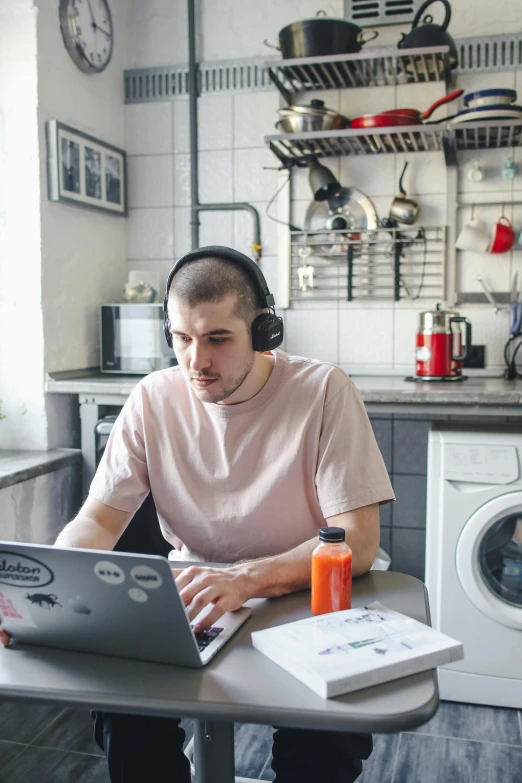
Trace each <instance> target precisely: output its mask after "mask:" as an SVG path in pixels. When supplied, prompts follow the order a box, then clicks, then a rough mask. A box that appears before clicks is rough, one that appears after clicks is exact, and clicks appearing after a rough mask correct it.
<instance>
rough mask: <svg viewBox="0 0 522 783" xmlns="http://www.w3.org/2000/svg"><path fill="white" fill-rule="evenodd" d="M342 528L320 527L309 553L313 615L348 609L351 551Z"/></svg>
mask: <svg viewBox="0 0 522 783" xmlns="http://www.w3.org/2000/svg"><path fill="white" fill-rule="evenodd" d="M344 539H345V533H344V530H343V528H342V527H322V528H321V529H320V530H319V544H318V545H317V546H316V548H315V549H314V551H313V552H312V613H313V614H326V613H327V612H339V611H341V610H342V609H351V606H352V550H351V549H350V547H349V546H348V544H346V543H345V540H344Z"/></svg>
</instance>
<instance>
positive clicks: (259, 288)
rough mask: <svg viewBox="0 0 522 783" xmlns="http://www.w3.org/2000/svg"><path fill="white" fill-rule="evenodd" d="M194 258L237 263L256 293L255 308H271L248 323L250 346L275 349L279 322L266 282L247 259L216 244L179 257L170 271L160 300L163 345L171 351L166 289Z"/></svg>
mask: <svg viewBox="0 0 522 783" xmlns="http://www.w3.org/2000/svg"><path fill="white" fill-rule="evenodd" d="M198 258H224V259H225V260H227V261H232V262H233V263H235V264H238V266H240V267H241V268H242V269H244V270H245V272H248V274H249V275H250V279H251V280H252V283H253V285H254V288H255V290H256V293H257V302H258V305H259V307H262V308H267V309H269V310H270V309H271V310H272V312H271V313H261V315H258V316H257V317H256V318H255V319H254V323H253V324H252V347H253V349H254V351H259V352H262V351H271V350H272V349H273V348H277V347H278V346H279V345H281V343H282V342H283V319H282V318H280V317H279V316H277V315H276V314H275V302H274V296H273V294H271V293H270V291H269V290H268V286H267V284H266V280H265V278H264V276H263V273H262V272H261V270H260V268H259V267H258V265H257V264H256V263H255V261H252V259H251V258H249V257H248V256H245V255H244V254H243V253H239V252H238V251H237V250H233V249H232V248H230V247H221V246H220V245H209V246H208V247H200V248H198V249H197V250H193V251H192V252H191V253H187V254H186V255H184V256H182V257H181V258H180V259H179V261H178V262H177V263H176V264H175V265H174V267H173V268H172V269H171V270H170V274H169V276H168V279H167V287H166V290H165V299H164V300H163V327H164V330H165V338H166V340H167V345H168V346H169V348H172V347H173V345H172V334H171V332H170V319H169V314H168V310H167V304H168V299H169V290H170V286H171V283H172V279H173V277H174V275H175V274H176V273H177V272H178V271H179V270H180V269H181V267H182V266H185V264H188V263H190V262H191V261H197V259H198Z"/></svg>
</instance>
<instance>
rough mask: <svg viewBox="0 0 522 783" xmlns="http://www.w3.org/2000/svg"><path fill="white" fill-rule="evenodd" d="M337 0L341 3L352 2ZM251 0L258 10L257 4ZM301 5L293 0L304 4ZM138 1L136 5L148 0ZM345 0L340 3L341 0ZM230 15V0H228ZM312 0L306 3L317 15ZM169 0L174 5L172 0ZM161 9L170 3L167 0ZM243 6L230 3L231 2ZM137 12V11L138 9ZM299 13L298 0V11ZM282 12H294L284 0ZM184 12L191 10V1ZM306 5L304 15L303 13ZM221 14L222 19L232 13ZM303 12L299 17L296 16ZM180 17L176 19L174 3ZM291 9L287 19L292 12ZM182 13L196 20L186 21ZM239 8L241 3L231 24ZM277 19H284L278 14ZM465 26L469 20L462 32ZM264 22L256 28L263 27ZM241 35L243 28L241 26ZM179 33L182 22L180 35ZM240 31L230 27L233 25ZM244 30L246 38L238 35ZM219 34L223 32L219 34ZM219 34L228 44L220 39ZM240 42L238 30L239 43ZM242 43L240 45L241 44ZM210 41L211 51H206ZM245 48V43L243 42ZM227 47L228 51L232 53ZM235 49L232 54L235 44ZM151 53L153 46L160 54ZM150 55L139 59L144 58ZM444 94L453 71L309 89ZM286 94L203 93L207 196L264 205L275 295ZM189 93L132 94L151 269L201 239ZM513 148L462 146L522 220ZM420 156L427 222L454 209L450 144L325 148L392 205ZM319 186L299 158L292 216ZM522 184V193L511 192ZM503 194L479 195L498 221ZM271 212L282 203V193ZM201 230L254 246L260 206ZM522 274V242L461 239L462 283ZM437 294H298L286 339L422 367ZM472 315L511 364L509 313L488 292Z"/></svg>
mask: <svg viewBox="0 0 522 783" xmlns="http://www.w3.org/2000/svg"><path fill="white" fill-rule="evenodd" d="M336 2H337V0H335V2H334V3H333V4H332V13H334V12H335V13H337V14H338V13H340V10H339V9H338V8H337V6H338V5H339V3H337V5H336ZM209 3H210V0H209V2H206V0H205V1H204V2H203V7H202V9H201V14H202V22H201V24H202V28H201V29H202V30H203V32H204V35H203V38H204V39H205V40H204V41H203V42H202V41H201V39H198V46H200V48H201V51H203V52H204V57H203V59H212V57H210V56H209V54H208V52H210V51H211V50H212V51H213V49H212V47H210V49H208V46H207V45H208V40H207V39H208V33H209V31H208V29H207V28H208V24H207V23H208V19H209V18H210V17H208V16H206V14H210V15H211V14H212V13H214V12H213V11H212V9H211V6H210V4H209ZM154 5H155V6H157V9H156V12H155V13H154V14H153V16H154V18H155V20H154V24H157V18H156V15H157V14H159V15H160V16H161V14H162V13H163V12H164V11H165V13H167V11H166V10H165V9H164V3H163V0H155V3H154ZM251 5H252V4H250V5H249V8H250V11H249V14H250V15H252V13H254V11H253V10H252V7H251ZM294 5H295V4H294ZM134 6H135V7H136V8H137V4H136V2H134ZM334 6H335V8H334ZM222 7H223V9H224V10H223V13H224V14H225V17H226V8H228V7H229V4H228V5H227V3H226V2H224V3H222ZM306 7H307V3H304V4H303V8H300V9H299V11H300V13H299V14H298V16H301V17H303V16H304V15H305V11H306ZM165 8H166V6H165ZM161 9H164V11H162V10H161ZM230 10H231V6H230ZM136 13H137V14H138V16H139V13H141V11H140V12H138V10H136ZM289 13H290V11H289ZM281 14H282V15H281V19H282V18H283V16H284V14H283V13H282V12H281ZM180 16H183V14H182V13H181V12H180ZM298 16H296V18H298ZM225 17H223V18H221V17H220V22H219V24H222V23H224V22H225ZM292 18H293V17H292ZM169 19H170V21H169V24H170V22H171V21H172V19H171V18H170V17H169ZM291 20H292V19H289V20H288V21H291ZM183 24H184V22H183ZM236 24H237V18H236V17H234V19H232V17H230V19H229V25H231V27H230V30H231V29H232V28H233V27H234V25H236ZM270 24H271V26H272V27H274V29H279V28H278V25H277V24H274V23H273V21H272V20H271V22H270ZM462 34H463V33H462ZM252 35H253V33H252ZM230 36H232V33H231V32H230ZM178 37H179V36H178ZM163 40H164V34H163V33H161V34H160V33H159V31H158V35H157V41H158V47H159V48H158V53H157V59H156V60H154V61H149V62H147V61H146V59H145V61H142V63H140V64H144V65H145V64H146V65H157V64H161V62H162V59H161V51H162V41H163ZM231 41H232V38H231ZM236 44H237V41H236V40H235V39H234V43H233V45H234V46H236ZM217 45H218V44H217V43H216V46H217ZM220 45H223V42H221V44H220ZM231 45H232V44H231ZM236 48H237V47H236ZM207 49H208V51H207ZM240 54H241V52H240V51H239V50H237V52H236V51H235V50H234V56H240ZM222 56H224V54H223V55H222ZM230 56H232V55H230ZM149 57H150V54H149ZM184 57H185V58H186V54H184V56H181V50H180V55H179V57H174V56H171V57H170V58H169V59H168V60H166V61H167V62H170V63H174V62H182V61H183V59H184ZM136 64H138V63H133V65H136ZM456 86H457V87H462V88H463V89H465V90H466V91H469V90H472V89H478V88H485V87H491V86H502V87H504V86H506V87H515V86H516V87H518V89H519V90H520V91H521V94H522V77H521V76H520V74H516V75H515V74H514V73H508V74H485V75H480V76H465V77H461V78H459V81H458V84H457V85H456ZM444 94H445V87H444V85H443V84H442V83H434V84H427V85H402V86H398V87H393V86H392V87H380V88H368V89H363V90H342V91H338V90H330V91H326V92H322V93H317V95H315V94H307V95H306V101H308V100H310V99H311V98H312V97H319V98H321V99H322V100H324V101H325V103H326V105H327V106H329V107H331V108H334V109H337V110H340V111H341V112H342V113H343V114H346V115H347V116H349V117H353V116H356V115H358V114H364V113H371V112H375V111H380V110H384V109H392V108H400V107H405V108H417V109H419V110H421V111H424V110H425V109H427V108H428V107H429V106H430V105H431V104H432V103H433V102H434V101H436V100H437V99H439V98H440V97H442V96H443V95H444ZM280 105H281V98H280V96H279V94H278V93H277V92H276V91H275V90H267V91H266V92H255V93H254V92H245V93H235V94H232V93H228V94H223V95H210V96H209V95H205V96H203V97H201V98H200V99H199V101H198V113H199V122H198V136H199V149H200V154H199V197H200V201H201V202H202V203H216V202H228V201H234V202H238V201H239V202H242V201H245V202H249V203H251V204H252V205H253V206H255V207H256V209H258V211H259V213H260V216H261V227H262V243H263V254H264V255H263V258H262V261H261V267H262V269H263V270H264V271H265V274H266V276H267V278H268V282H269V285H270V287H271V290H273V291H274V293H275V295H276V302H277V253H278V246H277V224H276V223H275V222H273V221H271V220H270V219H269V218H268V217H267V216H266V208H267V205H268V203H269V201H270V199H271V198H272V197H273V195H274V193H275V191H276V189H277V187H278V172H277V171H276V167H277V166H278V161H277V159H276V158H275V157H274V156H273V155H272V154H271V153H270V151H269V149H268V148H267V146H266V145H265V144H264V142H263V138H264V136H265V135H267V134H269V133H271V132H273V130H274V123H275V121H276V119H277V114H276V112H277V108H278V107H279V106H280ZM458 108H460V104H458V103H452V104H448V105H445V106H442V107H439V108H438V109H437V110H436V112H435V113H434V114H433V116H432V118H431V119H437V118H441V117H444V116H449V115H451V114H453V113H454V111H455V110H456V109H458ZM188 131H189V118H188V100H187V98H185V97H183V98H177V99H175V100H173V101H171V102H165V103H151V104H139V105H129V106H127V107H126V133H127V151H128V154H129V191H130V192H129V205H130V216H129V221H128V236H127V238H128V259H129V262H128V264H129V268H133V269H136V268H141V269H143V270H144V271H145V270H147V269H149V270H151V271H152V270H153V269H154V268H158V269H160V268H161V270H162V271H163V270H164V269H168V265H169V264H170V263H172V261H173V260H174V259H175V258H176V257H178V256H180V255H181V254H183V253H185V252H187V251H188V250H189V249H190V223H189V221H190V211H189V204H190V155H189V133H188ZM511 153H512V151H510V150H498V151H487V152H483V153H480V155H477V154H476V153H465V154H462V155H460V156H459V160H460V166H459V178H458V189H459V200H465V199H475V200H481V199H482V200H485V199H491V198H494V199H497V198H498V199H499V200H500V201H502V200H505V203H506V206H505V209H504V211H505V213H506V214H507V216H508V217H510V218H511V219H512V220H513V221H514V224H515V225H516V226H517V227H518V228H519V229H520V228H522V151H521V150H520V149H519V150H518V151H517V152H516V154H515V155H514V159H515V162H516V163H517V165H518V166H519V172H518V173H517V177H516V178H515V180H514V181H513V182H506V181H505V180H503V179H502V178H501V174H500V171H501V168H502V165H503V163H504V161H505V160H506V158H507V156H508V155H509V154H511ZM475 159H480V162H481V164H482V165H483V166H484V169H485V178H484V181H483V182H482V183H474V182H472V181H471V180H470V179H469V178H468V172H469V168H470V166H471V165H472V163H473V161H474V160H475ZM406 161H407V162H408V164H409V166H408V170H407V172H406V175H405V178H404V185H405V188H406V191H407V193H408V194H409V195H412V196H414V197H415V198H416V200H417V201H418V202H419V204H420V217H419V222H420V224H422V225H426V226H435V225H444V224H445V223H446V188H447V172H446V168H445V164H444V157H443V154H442V153H441V152H440V153H439V152H431V153H416V154H411V155H405V154H399V155H383V156H379V157H364V156H361V157H356V156H352V157H344V158H339V159H328V160H327V161H324V162H325V163H326V165H327V166H328V167H329V168H331V170H332V171H333V173H334V174H335V175H336V176H337V177H338V178H339V180H340V181H341V183H342V184H343V185H345V186H351V187H355V188H358V189H360V190H362V191H363V192H364V193H366V194H367V195H368V196H369V197H370V198H371V199H372V201H373V203H374V205H375V208H376V210H377V213H378V215H379V216H380V217H383V216H385V215H387V213H388V210H389V207H390V203H391V200H392V199H393V197H394V195H396V193H397V192H398V180H399V177H400V174H401V171H402V168H403V166H404V163H405V162H406ZM311 198H312V194H311V192H310V188H309V184H308V171H307V170H306V169H296V170H295V171H294V172H293V174H292V209H291V220H292V222H293V223H294V224H295V225H297V226H302V225H303V223H304V217H305V213H306V210H307V208H308V206H309V204H310V201H311ZM514 198H515V199H516V198H519V199H520V201H521V205H520V206H516V207H512V206H511V201H512V200H513V199H514ZM501 211H502V209H501V207H493V208H491V207H485V206H482V207H480V208H476V209H475V216H477V217H479V218H480V219H482V220H483V221H484V224H485V226H486V227H487V230H489V227H490V226H491V224H492V223H493V222H494V220H495V219H496V218H497V217H499V216H500V213H501ZM271 213H272V214H275V215H277V205H276V204H272V207H271ZM470 216H471V208H470V207H464V208H462V209H459V211H458V216H457V217H458V221H459V222H460V223H462V222H465V221H466V220H467V219H469V218H470ZM200 222H201V225H200V244H202V245H203V244H213V243H215V244H224V245H230V246H233V247H236V248H237V249H238V250H241V251H243V252H246V253H250V245H251V243H252V240H253V234H252V218H251V216H250V215H249V214H248V213H247V212H210V213H202V214H201V216H200ZM517 269H518V270H519V272H520V278H521V279H522V247H521V249H520V250H517V251H513V252H512V253H508V254H505V255H502V256H491V255H478V254H473V253H459V257H458V281H459V286H460V288H461V289H462V290H466V291H470V292H472V291H480V290H481V288H480V285H479V284H478V282H477V280H476V277H477V275H478V274H481V275H482V276H483V277H484V279H485V280H486V281H487V282H488V283H489V285H490V286H491V288H492V289H494V290H499V291H500V290H502V291H507V290H508V289H509V287H510V284H511V279H512V276H513V273H514V271H515V270H517ZM436 304H437V302H436V301H433V302H426V301H423V302H422V305H421V306H419V304H418V303H417V302H414V301H401V302H400V303H394V302H392V301H390V302H386V303H369V304H363V303H360V302H359V303H357V302H354V303H348V302H340V303H331V304H325V303H324V302H322V303H321V302H313V303H299V304H297V305H294V307H293V308H292V309H291V310H288V311H286V312H285V314H284V315H285V323H286V349H287V350H288V351H290V352H295V353H302V354H308V355H311V356H315V357H316V358H320V359H324V360H327V361H333V362H336V363H339V364H341V365H342V366H343V367H345V368H346V369H348V370H349V371H351V372H371V373H391V374H411V373H412V372H413V369H414V344H415V332H416V326H417V321H418V313H419V311H420V310H423V309H431V308H432V307H434V306H435V305H436ZM459 310H460V311H461V313H462V314H463V315H467V316H468V317H469V318H470V319H471V320H472V323H473V327H474V334H473V340H474V342H475V343H484V344H485V345H486V356H487V362H488V367H487V372H489V373H493V374H499V373H500V371H501V370H502V362H503V359H502V347H503V344H504V341H505V339H506V338H507V331H508V324H507V315H506V314H505V313H500V314H499V315H498V316H496V315H495V314H494V312H493V310H492V308H491V307H490V306H489V305H480V306H474V307H470V306H466V307H464V306H461V307H460V308H459Z"/></svg>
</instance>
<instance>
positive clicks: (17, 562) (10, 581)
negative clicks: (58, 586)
mask: <svg viewBox="0 0 522 783" xmlns="http://www.w3.org/2000/svg"><path fill="white" fill-rule="evenodd" d="M51 582H54V574H53V572H52V571H51V569H50V568H48V567H47V566H46V565H44V564H43V563H41V562H40V561H39V560H35V559H34V558H33V557H28V556H27V555H19V554H17V553H16V552H3V551H0V584H3V585H9V587H45V585H50V584H51Z"/></svg>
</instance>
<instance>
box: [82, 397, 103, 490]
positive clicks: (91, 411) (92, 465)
mask: <svg viewBox="0 0 522 783" xmlns="http://www.w3.org/2000/svg"><path fill="white" fill-rule="evenodd" d="M99 418H100V411H99V406H98V404H97V403H96V402H95V401H94V400H93V399H92V397H82V396H80V420H81V437H82V458H83V460H82V492H83V497H84V498H85V497H87V494H88V492H89V487H90V485H91V481H92V480H93V478H94V474H95V473H96V439H95V432H94V428H95V426H96V423H97V422H98V419H99Z"/></svg>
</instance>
